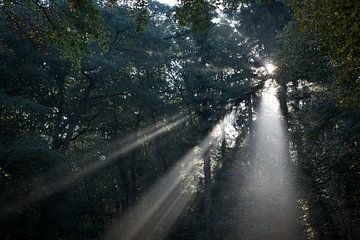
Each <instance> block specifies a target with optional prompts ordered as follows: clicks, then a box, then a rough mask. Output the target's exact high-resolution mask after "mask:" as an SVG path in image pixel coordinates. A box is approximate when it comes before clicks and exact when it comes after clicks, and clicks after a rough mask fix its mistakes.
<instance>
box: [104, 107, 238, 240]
mask: <svg viewBox="0 0 360 240" xmlns="http://www.w3.org/2000/svg"><path fill="white" fill-rule="evenodd" d="M234 120H235V117H234V112H232V113H230V114H228V115H227V116H225V117H224V119H223V120H222V121H220V122H219V123H218V124H217V125H216V126H215V127H214V128H213V130H212V131H211V132H210V133H209V134H208V136H207V137H206V138H205V139H204V140H203V141H202V142H201V143H200V144H199V145H197V146H195V147H194V148H193V149H191V150H190V151H189V152H188V153H187V154H185V156H183V157H182V158H181V159H180V160H179V161H178V162H177V163H176V165H175V166H174V167H173V168H172V169H171V170H170V171H169V172H168V173H167V174H165V175H164V176H162V177H161V178H160V179H159V180H158V181H157V182H156V183H155V184H153V186H152V187H151V188H150V190H148V191H147V193H146V194H144V196H143V197H142V198H141V199H140V201H139V202H138V203H137V204H136V205H135V206H134V207H132V208H131V209H130V210H129V211H128V213H127V214H125V215H124V216H122V217H120V219H119V220H118V221H116V223H115V224H113V225H112V226H111V227H110V228H109V229H108V230H107V231H106V233H105V234H104V237H103V239H105V240H115V239H123V240H132V239H142V240H150V239H163V238H164V237H165V236H166V235H167V234H168V232H169V231H170V229H171V227H172V226H173V225H174V224H175V222H176V220H177V219H178V218H179V217H180V216H181V214H182V213H183V211H184V209H185V208H186V206H187V205H188V204H189V203H190V200H191V199H192V196H193V193H194V192H195V191H196V189H197V185H198V184H199V176H201V169H202V168H201V162H202V158H203V156H204V155H205V153H206V152H207V151H208V150H209V149H210V148H212V147H213V146H215V145H217V144H218V143H219V142H222V140H223V138H224V136H225V134H224V131H221V129H223V128H224V127H225V126H227V125H229V124H232V123H233V121H234Z"/></svg>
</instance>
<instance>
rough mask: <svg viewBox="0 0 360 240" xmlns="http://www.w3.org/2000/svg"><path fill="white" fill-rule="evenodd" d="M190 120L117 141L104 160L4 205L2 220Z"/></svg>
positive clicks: (179, 118)
mask: <svg viewBox="0 0 360 240" xmlns="http://www.w3.org/2000/svg"><path fill="white" fill-rule="evenodd" d="M188 118H189V116H188V115H183V114H177V115H175V116H174V117H170V118H169V119H167V120H166V121H161V122H158V123H156V124H155V125H153V126H150V127H147V128H145V129H143V130H140V131H138V132H137V133H133V134H130V135H128V136H127V137H125V138H122V139H120V140H117V141H115V142H114V143H113V144H110V146H109V147H108V148H107V149H106V151H105V152H107V153H106V154H105V155H103V156H102V160H99V158H98V157H93V158H91V159H89V160H88V161H89V163H88V164H87V165H86V166H85V167H83V168H82V169H81V170H78V171H76V172H71V173H69V174H68V175H66V176H64V177H63V178H61V179H59V180H57V181H55V182H52V183H48V184H46V185H41V186H38V187H37V188H36V190H35V191H32V193H31V194H30V195H28V196H24V197H22V198H20V199H16V200H14V201H13V202H12V203H10V204H3V206H1V208H0V210H1V211H0V220H3V219H6V218H7V217H9V216H12V215H13V214H16V213H19V212H21V211H22V210H23V209H24V208H26V207H28V206H30V205H32V204H34V203H36V202H38V201H39V200H41V199H44V198H47V197H49V196H50V195H52V194H54V193H57V192H59V191H61V190H63V189H64V188H66V187H67V186H68V185H70V184H71V183H73V182H74V181H76V180H77V179H79V178H81V177H83V176H86V175H88V174H90V173H92V172H94V171H96V170H99V169H101V168H103V167H105V166H107V165H108V164H109V163H111V162H113V161H115V160H118V159H119V158H118V157H120V156H122V155H124V154H126V153H128V152H130V151H131V150H134V149H135V148H137V147H139V146H141V145H142V144H144V143H145V142H147V141H149V140H151V139H154V138H156V137H158V136H160V135H162V134H164V133H166V132H168V131H170V130H172V129H174V128H175V127H177V126H178V125H180V124H182V123H184V122H185V121H186V120H187V119H188Z"/></svg>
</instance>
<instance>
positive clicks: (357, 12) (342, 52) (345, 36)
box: [290, 0, 360, 107]
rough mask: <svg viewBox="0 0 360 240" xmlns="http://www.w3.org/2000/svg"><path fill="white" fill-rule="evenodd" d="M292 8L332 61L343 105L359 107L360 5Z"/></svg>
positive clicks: (304, 4) (333, 3)
mask: <svg viewBox="0 0 360 240" xmlns="http://www.w3.org/2000/svg"><path fill="white" fill-rule="evenodd" d="M290 6H291V7H292V8H293V11H294V12H295V16H296V18H297V19H298V20H299V22H300V29H301V30H303V31H309V32H311V33H312V34H313V35H314V37H315V39H316V41H317V44H318V45H319V47H320V48H321V49H322V51H324V52H326V53H328V54H329V56H330V57H331V60H332V64H333V66H334V69H335V71H336V82H337V84H338V86H339V88H341V96H340V97H341V99H342V104H343V105H345V106H352V107H359V104H360V101H359V99H360V95H359V94H360V85H359V75H360V72H359V65H360V60H359V55H360V40H359V37H358V36H359V35H360V27H359V22H360V19H359V16H360V3H359V1H335V0H326V1H321V2H319V1H305V2H304V1H290Z"/></svg>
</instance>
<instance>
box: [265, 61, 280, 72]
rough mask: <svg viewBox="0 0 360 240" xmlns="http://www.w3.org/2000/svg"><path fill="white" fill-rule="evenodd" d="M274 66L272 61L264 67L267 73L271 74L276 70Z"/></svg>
mask: <svg viewBox="0 0 360 240" xmlns="http://www.w3.org/2000/svg"><path fill="white" fill-rule="evenodd" d="M276 68H277V67H276V66H275V65H274V64H272V63H266V64H265V69H266V71H267V72H268V73H269V74H273V73H274V72H275V70H276Z"/></svg>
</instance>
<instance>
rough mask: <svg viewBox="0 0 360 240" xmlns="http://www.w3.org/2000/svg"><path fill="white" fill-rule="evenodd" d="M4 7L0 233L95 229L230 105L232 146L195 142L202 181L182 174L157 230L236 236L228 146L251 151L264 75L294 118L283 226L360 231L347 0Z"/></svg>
mask: <svg viewBox="0 0 360 240" xmlns="http://www.w3.org/2000/svg"><path fill="white" fill-rule="evenodd" d="M0 9H1V11H0V18H1V20H0V29H1V31H0V56H1V57H0V62H1V64H0V77H1V78H0V79H1V81H0V87H1V89H0V108H1V118H0V131H1V140H0V189H1V191H0V238H1V239H7V240H10V239H11V240H13V239H29V240H31V239H46V240H48V239H49V240H51V239H102V238H103V235H104V232H106V231H107V229H108V228H109V227H110V226H112V225H113V224H114V223H116V222H117V221H118V219H119V217H121V216H122V215H123V214H125V213H127V212H128V211H129V209H131V208H132V207H133V206H134V205H135V204H136V203H137V202H139V201H140V200H141V199H144V198H146V196H147V195H146V193H147V191H148V190H149V189H151V186H153V184H155V183H156V182H157V181H158V180H159V179H161V178H162V177H163V176H166V173H167V172H169V171H170V170H171V169H172V167H173V166H175V164H176V163H177V162H178V161H179V159H180V158H181V157H182V156H184V155H185V154H186V153H187V152H188V151H189V150H191V149H193V148H194V147H195V146H197V145H200V144H201V142H202V140H203V139H204V138H205V137H206V136H207V135H208V134H209V132H210V131H211V129H213V128H214V126H215V125H216V124H217V123H218V122H219V121H221V119H223V118H224V117H225V116H229V114H233V113H234V112H236V113H235V115H236V119H235V122H234V123H232V125H233V129H235V130H236V132H237V134H236V138H235V140H234V143H233V144H229V143H228V142H226V139H224V140H222V141H220V143H218V145H217V146H212V147H211V148H207V149H205V150H204V153H203V154H202V156H201V161H197V162H196V164H197V165H199V167H200V169H201V171H200V172H199V173H198V174H197V175H196V176H195V175H194V176H193V177H194V178H195V179H196V180H195V181H196V182H197V184H196V185H195V186H191V184H190V182H194V181H188V180H186V179H183V181H182V183H183V186H184V190H183V191H181V192H182V194H190V195H191V200H190V202H189V204H188V205H187V206H186V207H185V208H184V211H183V212H182V214H181V215H180V218H179V219H176V221H175V223H174V225H173V226H171V229H170V231H168V232H166V234H165V236H163V237H164V238H165V239H179V240H180V239H184V240H185V239H242V236H241V231H240V232H239V233H238V234H239V235H236V236H235V235H230V234H229V229H230V228H232V227H234V228H235V227H237V225H239V224H241V222H244V221H246V219H247V217H248V216H244V215H237V214H236V211H234V210H233V209H234V208H235V207H236V206H237V207H238V205H237V204H239V203H242V202H243V201H242V200H241V199H240V200H239V199H236V201H238V200H239V203H236V204H235V203H234V205H232V203H233V202H231V201H229V200H224V199H225V198H224V197H223V196H226V194H224V191H223V189H224V185H226V184H225V182H226V181H227V180H226V179H228V178H229V176H230V175H231V174H232V173H233V172H234V169H233V164H232V163H233V162H234V161H235V159H239V157H240V158H241V159H242V161H244V162H246V161H247V160H246V157H247V156H246V154H244V151H245V150H244V149H243V142H244V141H245V139H246V138H247V137H248V136H249V135H251V133H252V123H253V115H255V114H256V113H257V111H258V103H259V96H260V95H259V93H260V90H261V89H262V88H263V86H264V81H265V80H267V79H269V78H273V79H276V82H277V84H278V85H279V88H278V93H277V96H278V99H279V101H280V106H281V109H282V112H283V116H284V118H285V119H286V122H287V125H288V126H287V127H288V131H289V139H288V145H289V156H290V161H289V164H290V165H291V166H292V169H294V171H293V172H294V173H293V174H294V178H296V191H297V192H298V195H297V196H298V199H297V205H298V208H299V216H298V219H297V221H298V222H299V224H301V225H302V228H301V232H300V233H297V234H296V235H294V238H293V239H329V240H331V239H334V240H335V239H343V240H355V239H359V238H360V188H359V184H360V164H359V159H360V148H359V141H360V139H359V137H360V111H359V107H360V100H359V96H360V85H359V79H360V72H359V71H360V63H359V59H360V58H359V56H360V42H359V41H360V38H359V36H360V27H359V25H358V23H359V22H360V19H359V16H360V4H359V3H358V2H357V1H344V2H341V3H340V2H339V1H332V0H324V1H314V0H308V1H295V0H293V1H280V0H279V1H277V0H269V1H260V0H244V1H237V0H224V1H204V0H186V1H180V2H179V5H177V6H176V7H169V6H167V5H163V4H160V3H158V2H156V1H143V0H139V1H121V2H120V1H110V0H108V1H92V0H83V1H76V0H59V1H57V0H44V1H38V0H26V1H5V0H4V1H0ZM270 62H271V63H273V64H274V65H275V66H276V70H275V72H274V73H273V75H271V76H270V74H269V73H267V71H266V70H265V67H264V66H265V65H266V64H269V63H270ZM144 129H150V130H148V131H147V132H144ZM222 133H223V134H224V129H222ZM129 136H130V137H129ZM286 141H287V139H286ZM252 144H256V143H252ZM193 151H195V150H193ZM240 155H241V156H240ZM241 172H242V170H241V171H239V172H238V173H237V174H241ZM238 179H240V180H241V177H240V178H238ZM227 188H229V186H227ZM234 188H236V186H234ZM227 190H228V191H229V192H230V193H231V189H230V190H229V189H227ZM229 195H231V194H229ZM230 198H231V197H230ZM149 208H151V206H149ZM224 212H228V213H229V212H230V213H234V214H232V215H231V214H223V213H224ZM140 214H141V213H140ZM144 217H145V216H144ZM157 227H159V226H157ZM161 227H162V226H160V228H161ZM259 228H260V227H259ZM120 239H121V238H120ZM149 239H150V238H149Z"/></svg>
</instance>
